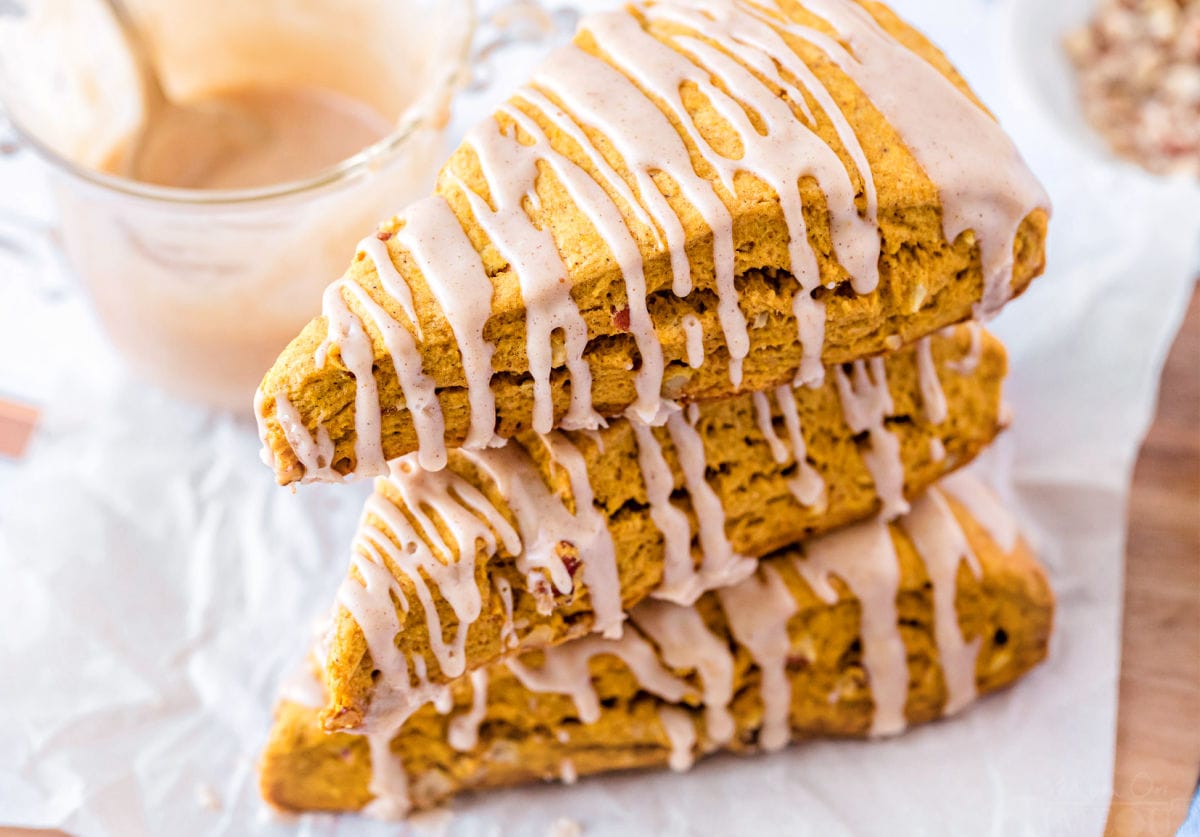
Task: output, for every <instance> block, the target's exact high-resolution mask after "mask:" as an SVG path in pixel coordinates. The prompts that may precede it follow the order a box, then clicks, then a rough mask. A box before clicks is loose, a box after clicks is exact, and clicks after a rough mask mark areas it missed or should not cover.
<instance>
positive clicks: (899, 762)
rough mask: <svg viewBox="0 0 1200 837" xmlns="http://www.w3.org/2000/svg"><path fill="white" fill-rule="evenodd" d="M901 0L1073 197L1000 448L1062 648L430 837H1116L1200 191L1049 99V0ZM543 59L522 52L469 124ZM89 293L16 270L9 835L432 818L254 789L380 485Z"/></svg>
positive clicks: (500, 800)
mask: <svg viewBox="0 0 1200 837" xmlns="http://www.w3.org/2000/svg"><path fill="white" fill-rule="evenodd" d="M589 5H592V4H589ZM896 5H897V6H898V8H899V9H900V11H901V12H902V13H904V14H906V15H907V16H908V17H909V18H910V19H911V20H914V21H916V22H917V23H918V24H919V25H920V26H921V27H922V28H924V29H925V30H926V31H927V32H928V33H929V34H931V35H932V36H933V37H934V39H935V40H936V41H938V42H939V43H941V44H943V45H944V46H945V47H947V49H948V51H949V52H950V54H951V57H952V58H953V59H955V60H956V61H957V62H958V63H959V66H960V67H961V68H962V69H963V71H964V72H965V73H966V75H967V76H968V77H969V78H970V79H971V80H972V82H973V83H974V84H975V86H976V88H977V89H978V90H979V92H980V93H981V94H982V95H983V98H984V99H985V100H986V101H987V102H988V103H989V104H990V105H991V106H992V107H993V109H994V110H995V111H996V112H997V113H998V114H999V116H1000V117H1001V119H1002V120H1003V121H1004V123H1005V125H1006V126H1007V127H1008V129H1009V130H1010V131H1011V132H1012V133H1013V134H1014V135H1015V136H1016V137H1017V139H1018V142H1019V144H1020V145H1021V146H1022V148H1023V149H1024V151H1025V153H1026V155H1027V157H1028V159H1029V160H1030V162H1031V163H1032V165H1033V166H1034V168H1035V169H1036V170H1037V171H1038V172H1039V173H1040V174H1041V176H1042V177H1043V178H1044V180H1045V182H1046V183H1047V185H1048V187H1049V189H1050V191H1051V193H1052V195H1053V197H1054V200H1055V203H1056V217H1055V221H1054V223H1053V225H1052V234H1051V242H1050V256H1051V261H1050V268H1049V271H1048V274H1047V276H1046V277H1045V278H1043V279H1041V280H1039V281H1038V282H1037V283H1036V284H1035V285H1034V287H1033V289H1032V290H1031V291H1030V292H1029V293H1028V294H1027V295H1026V296H1025V297H1024V298H1022V299H1021V300H1019V301H1017V302H1016V303H1015V304H1014V305H1012V306H1011V308H1010V309H1008V310H1007V311H1006V312H1005V313H1004V314H1003V315H1002V317H1001V319H1000V320H999V321H998V322H997V323H996V328H997V330H998V331H999V332H1000V333H1001V334H1002V336H1003V337H1005V338H1006V339H1007V341H1008V344H1009V348H1010V350H1011V353H1012V361H1013V364H1012V366H1013V368H1012V379H1011V383H1010V385H1009V386H1008V390H1007V392H1008V397H1009V399H1010V401H1011V402H1012V405H1013V408H1014V411H1015V414H1016V422H1015V425H1014V427H1013V429H1012V430H1011V431H1010V432H1009V433H1008V434H1007V435H1006V436H1005V438H1004V439H1003V441H1002V442H1001V444H999V445H998V446H997V448H996V449H995V450H993V451H992V452H991V453H990V454H989V455H988V456H987V457H986V460H985V462H984V463H982V468H983V470H985V471H986V472H988V473H989V474H990V476H991V477H992V478H993V480H994V481H995V482H996V484H997V485H999V487H1000V488H1001V490H1002V491H1003V492H1004V493H1006V494H1008V495H1009V496H1010V497H1012V498H1013V499H1014V501H1015V502H1016V504H1017V508H1018V511H1019V512H1020V515H1021V518H1022V520H1023V521H1024V523H1025V524H1026V528H1027V530H1028V531H1029V533H1030V534H1031V536H1032V538H1033V539H1034V541H1035V543H1036V544H1037V546H1038V548H1039V549H1040V551H1041V554H1042V556H1043V558H1044V560H1045V562H1046V563H1047V564H1048V566H1049V567H1050V569H1051V572H1052V576H1053V582H1054V585H1055V588H1056V590H1057V592H1058V595H1059V601H1060V611H1059V620H1058V632H1057V635H1056V637H1055V639H1054V642H1053V646H1052V652H1051V656H1050V659H1049V661H1048V662H1047V663H1046V664H1045V665H1043V666H1042V667H1041V668H1039V669H1038V670H1037V671H1035V672H1034V673H1033V674H1032V675H1030V676H1029V678H1028V679H1027V680H1026V681H1025V682H1023V683H1021V684H1019V685H1018V686H1017V687H1016V688H1015V689H1013V690H1011V691H1009V692H1007V693H1004V694H1002V695H999V696H995V697H993V698H990V699H986V700H984V701H983V702H982V703H981V704H980V705H978V706H976V707H975V708H973V709H972V710H971V711H968V712H966V713H965V714H964V715H963V716H962V717H960V718H957V719H954V720H951V721H948V722H943V723H938V724H934V725H932V726H929V727H926V728H922V729H916V730H914V731H912V732H911V733H910V734H908V735H906V736H904V737H902V738H899V739H896V740H892V741H885V742H875V743H845V742H827V743H816V744H809V745H805V746H801V747H796V748H792V749H790V750H787V751H785V752H782V753H779V754H777V755H772V756H767V757H759V758H754V759H738V758H732V757H718V758H714V759H712V760H710V761H708V762H704V763H702V764H700V765H699V766H698V767H697V768H696V769H695V770H693V771H692V772H691V773H690V774H687V775H671V774H668V773H662V774H657V773H656V774H645V773H640V774H636V775H627V776H618V777H614V778H608V779H599V780H585V781H582V782H581V783H580V784H578V785H576V786H575V787H571V788H565V787H561V786H554V787H535V788H525V789H517V790H512V791H506V792H500V793H493V794H489V795H487V796H486V797H478V798H474V799H469V800H462V801H460V802H459V803H456V805H455V806H454V808H453V811H452V813H451V814H450V815H446V816H435V817H433V818H428V817H427V818H425V820H424V823H423V824H421V825H417V826H412V827H411V828H412V830H414V831H415V832H418V833H431V832H438V833H440V832H443V831H448V832H449V833H453V834H481V835H482V834H500V833H503V834H531V835H544V834H546V833H547V832H548V830H549V829H550V827H551V824H552V823H554V822H555V821H556V820H558V819H560V818H564V817H565V818H568V819H571V820H573V821H576V822H578V823H579V824H581V825H582V826H583V828H584V833H585V834H588V835H600V834H652V833H653V834H679V835H682V834H691V833H697V834H778V833H787V834H821V835H827V834H839V833H856V834H894V833H925V834H956V835H961V834H972V835H977V834H997V835H1000V834H1003V835H1014V834H1098V833H1099V832H1100V830H1101V829H1102V827H1103V823H1104V817H1105V813H1106V811H1107V806H1108V798H1109V792H1110V775H1111V769H1112V756H1113V729H1114V709H1115V700H1116V675H1117V671H1118V637H1119V629H1120V596H1121V577H1122V553H1123V541H1124V524H1123V520H1124V513H1125V503H1126V492H1127V487H1128V483H1129V474H1130V466H1131V463H1132V461H1133V457H1134V454H1135V453H1136V449H1137V445H1138V442H1139V440H1140V438H1141V435H1142V433H1143V432H1144V430H1145V427H1146V425H1147V422H1148V420H1149V417H1150V416H1151V415H1152V410H1153V406H1154V399H1155V391H1156V385H1157V384H1156V382H1157V377H1158V374H1159V370H1160V367H1161V363H1162V359H1163V356H1164V353H1165V350H1166V347H1167V346H1168V344H1169V341H1170V337H1171V335H1172V334H1173V333H1174V330H1175V328H1176V327H1177V325H1178V322H1179V319H1180V317H1181V314H1182V311H1183V307H1184V303H1185V300H1186V298H1187V295H1188V294H1189V292H1190V290H1191V287H1192V279H1193V277H1194V276H1195V274H1196V268H1197V259H1196V255H1197V246H1196V245H1197V241H1198V233H1200V201H1198V200H1197V190H1196V189H1195V187H1194V186H1192V185H1190V184H1174V185H1172V184H1164V183H1162V182H1159V181H1155V180H1153V179H1151V178H1149V177H1146V176H1143V175H1141V174H1140V173H1139V172H1137V171H1135V170H1133V169H1131V168H1129V167H1127V166H1124V165H1120V164H1115V163H1113V162H1112V161H1110V160H1107V159H1106V158H1105V157H1104V156H1103V154H1102V153H1097V152H1096V151H1095V150H1094V147H1093V148H1089V147H1085V144H1081V143H1080V142H1079V141H1078V140H1077V136H1078V135H1077V132H1076V130H1075V127H1073V126H1071V125H1069V124H1068V123H1067V118H1069V114H1064V112H1063V110H1062V108H1060V107H1055V106H1051V105H1048V104H1047V102H1049V101H1051V100H1050V99H1048V98H1047V96H1052V95H1057V94H1061V93H1062V90H1063V88H1062V85H1063V84H1066V79H1065V77H1064V76H1063V75H1062V73H1061V68H1055V67H1054V66H1052V59H1053V43H1054V42H1055V35H1054V33H1053V32H1052V31H1050V24H1051V23H1053V24H1054V25H1061V24H1062V21H1061V20H1058V21H1057V23H1055V22H1054V21H1049V22H1048V21H1046V20H1044V19H1043V18H1040V17H1039V18H1038V19H1037V20H1035V21H1033V22H1032V23H1031V22H1030V21H1029V19H1028V17H1027V15H1028V14H1036V10H1035V11H1034V12H1025V11H1023V9H1024V8H1026V7H1028V8H1033V7H1035V6H1036V7H1041V6H1043V5H1045V4H1041V3H1025V4H1020V5H1018V6H1013V5H1011V4H1008V5H1006V4H1001V5H996V4H991V3H986V2H979V1H977V2H959V3H954V4H946V3H940V2H935V0H908V2H900V3H897V4H896ZM1059 5H1061V6H1062V7H1063V8H1064V9H1071V8H1076V7H1077V6H1081V5H1082V3H1080V4H1075V3H1061V4H1059ZM1056 14H1058V13H1057V12H1056ZM1043 30H1045V31H1043ZM1048 45H1049V46H1048ZM534 52H535V50H532V49H523V50H518V51H516V52H510V53H507V54H505V56H504V58H503V60H502V61H499V62H497V63H496V64H495V65H494V66H493V77H494V78H493V80H494V82H495V84H493V85H492V86H491V87H490V88H489V89H488V90H487V91H485V92H484V93H482V94H475V95H472V96H468V97H466V98H464V99H463V100H462V101H461V102H460V108H459V112H458V116H457V118H456V121H455V123H454V125H455V128H454V131H452V133H456V132H460V131H461V130H462V128H463V126H465V125H466V124H469V122H470V121H471V120H472V119H473V118H475V117H476V116H478V115H479V114H480V113H483V112H485V111H486V108H487V106H488V105H489V104H490V103H491V102H494V101H496V100H497V99H498V98H500V95H501V94H502V92H503V88H504V87H505V86H506V85H507V83H508V82H509V81H512V80H517V79H519V77H520V76H522V75H523V74H524V72H525V70H526V69H527V68H528V67H529V64H530V61H531V60H532V59H533V58H534ZM1047 56H1049V57H1047ZM1031 63H1032V65H1033V66H1032V68H1031V67H1030V64H1031ZM1055 85H1058V87H1055ZM1066 101H1068V102H1069V101H1070V100H1069V96H1068V97H1067V99H1066ZM0 183H2V184H3V186H4V188H0V207H3V208H4V209H6V210H20V211H22V212H23V213H29V212H30V211H34V212H35V213H42V214H44V215H45V214H48V212H49V210H48V208H47V203H46V201H45V195H44V192H43V191H42V188H43V187H42V186H41V181H40V179H39V176H38V174H37V170H36V167H35V166H33V164H32V162H31V161H29V160H23V161H21V162H19V163H17V164H6V166H5V167H4V168H3V169H0ZM0 258H3V256H0ZM5 275H6V276H7V277H9V278H12V277H20V276H21V274H19V273H17V272H14V271H11V270H7V272H6V274H5ZM63 281H64V280H62V278H61V277H59V276H57V275H55V274H54V273H53V272H52V271H51V272H49V273H48V272H47V271H45V270H41V271H31V272H28V273H27V274H26V275H24V276H23V278H20V280H19V281H18V280H16V279H14V280H13V281H8V282H6V281H0V390H3V391H7V392H8V394H16V395H26V396H28V397H30V398H36V399H38V400H40V401H41V403H43V404H44V406H45V408H46V420H45V423H44V425H43V427H42V428H41V430H40V432H39V434H38V436H37V438H36V439H35V442H34V445H33V448H32V450H31V451H30V452H29V454H28V456H27V457H26V458H25V459H24V460H23V461H21V462H19V463H15V464H14V463H8V464H0V824H24V825H31V826H57V827H62V828H65V829H67V830H68V831H71V832H73V833H77V834H81V835H82V834H86V835H122V837H135V836H136V835H143V834H144V835H243V834H245V835H260V834H261V835H285V834H299V835H332V834H347V835H377V834H378V835H382V834H397V833H405V828H406V827H405V826H398V825H396V824H388V825H383V824H379V823H373V822H370V821H366V820H363V819H360V818H355V817H347V818H340V819H338V818H334V817H329V816H319V817H305V818H301V819H299V820H296V821H292V822H282V821H279V820H277V819H272V818H270V817H268V816H267V815H266V814H265V813H264V811H263V806H262V804H261V803H260V802H259V800H258V795H257V791H256V789H255V773H254V762H255V759H256V757H257V753H258V751H259V749H260V748H261V746H262V743H263V739H264V736H265V734H266V731H267V728H268V725H269V723H270V710H271V704H272V701H273V698H274V694H275V689H276V688H277V685H278V682H279V681H280V679H281V677H282V676H283V675H284V674H285V673H286V672H287V670H288V669H290V668H291V667H292V666H293V665H294V664H295V663H296V662H297V661H298V659H299V658H300V655H301V654H302V652H303V650H304V646H305V643H306V638H307V635H308V631H309V626H310V624H311V622H312V620H313V619H314V618H315V617H316V616H317V615H318V614H319V613H321V612H322V610H324V609H325V608H326V607H327V606H328V604H329V602H330V601H331V597H332V595H333V592H334V590H335V587H336V584H337V583H338V581H339V580H340V579H341V577H342V574H343V572H344V570H345V565H346V548H347V544H348V542H349V539H350V535H351V533H352V531H353V528H354V523H355V520H356V517H357V514H358V511H359V508H360V504H361V501H362V497H363V492H364V491H365V490H366V486H357V487H352V488H348V487H336V488H332V489H330V488H321V487H306V488H304V489H302V490H301V491H299V492H297V493H295V494H293V493H291V492H289V491H287V490H283V489H279V488H277V487H275V485H274V484H273V481H272V479H271V475H270V474H269V472H268V471H267V470H266V469H264V468H263V467H262V466H261V465H260V464H259V462H258V457H257V448H258V443H257V440H256V438H255V434H254V431H253V428H252V427H251V426H250V424H249V423H248V422H246V423H243V422H239V421H236V420H233V419H231V418H229V417H223V416H220V415H215V414H210V413H207V412H205V411H203V410H199V409H196V408H193V407H189V406H187V405H183V404H180V403H177V402H173V401H170V400H169V399H168V398H167V397H165V396H162V395H159V394H157V393H155V392H154V391H153V390H151V389H149V388H148V387H146V386H145V385H143V384H141V383H140V382H138V381H135V380H131V379H130V378H129V377H128V376H127V375H126V373H124V372H123V371H122V370H121V367H120V364H119V362H118V361H117V360H116V359H115V358H114V357H113V356H112V354H111V352H110V351H109V350H108V349H106V348H105V346H104V343H103V338H102V337H101V336H100V335H99V334H98V332H97V330H96V326H95V324H94V323H93V321H92V319H91V317H90V315H89V314H88V312H87V306H86V302H85V301H84V300H83V299H81V298H80V296H79V295H78V294H74V293H67V294H65V295H64V294H61V293H48V292H47V288H50V289H54V288H56V287H60V286H61V284H62V282H63Z"/></svg>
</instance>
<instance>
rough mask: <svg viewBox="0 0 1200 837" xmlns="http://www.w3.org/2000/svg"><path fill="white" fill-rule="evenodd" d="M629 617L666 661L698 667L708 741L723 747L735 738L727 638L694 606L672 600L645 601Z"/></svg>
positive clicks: (731, 665) (730, 657) (688, 668)
mask: <svg viewBox="0 0 1200 837" xmlns="http://www.w3.org/2000/svg"><path fill="white" fill-rule="evenodd" d="M629 618H630V619H632V620H633V622H634V624H636V625H637V626H638V628H639V629H641V630H642V632H643V633H645V634H646V636H648V637H649V638H650V639H651V640H652V641H653V642H654V644H655V645H657V646H658V652H659V654H660V655H661V656H662V659H663V662H665V663H666V664H667V665H669V666H671V667H672V668H675V669H683V670H695V672H696V674H697V675H698V676H699V678H700V684H701V688H702V699H703V702H704V734H705V739H706V741H707V743H709V744H711V745H714V746H719V745H722V744H725V743H727V742H728V741H730V740H731V739H732V738H733V733H734V720H733V715H732V714H731V713H730V711H729V704H730V702H731V701H732V700H733V654H732V653H730V651H729V645H728V644H727V643H726V641H725V639H724V638H723V637H718V636H717V635H716V634H714V633H713V632H712V631H710V630H709V629H708V626H707V625H705V624H704V619H703V618H702V617H701V616H700V613H699V612H698V611H697V610H696V609H695V608H694V607H681V606H679V605H676V604H671V603H670V602H654V601H646V602H642V603H641V604H640V605H638V606H637V607H636V608H634V609H633V612H632V613H630V614H629Z"/></svg>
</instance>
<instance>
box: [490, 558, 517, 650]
mask: <svg viewBox="0 0 1200 837" xmlns="http://www.w3.org/2000/svg"><path fill="white" fill-rule="evenodd" d="M495 585H496V593H497V594H499V596H500V605H501V606H502V607H503V608H504V622H503V623H501V625H500V645H501V646H502V647H504V648H515V647H516V645H517V629H516V626H515V625H513V593H512V585H511V584H509V583H508V579H507V578H505V577H504V576H500V575H498V576H496V580H495Z"/></svg>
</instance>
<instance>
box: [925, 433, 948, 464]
mask: <svg viewBox="0 0 1200 837" xmlns="http://www.w3.org/2000/svg"><path fill="white" fill-rule="evenodd" d="M929 458H930V459H931V460H932V461H934V462H945V461H946V445H945V443H944V442H942V440H941V439H940V438H938V437H937V436H931V437H930V438H929Z"/></svg>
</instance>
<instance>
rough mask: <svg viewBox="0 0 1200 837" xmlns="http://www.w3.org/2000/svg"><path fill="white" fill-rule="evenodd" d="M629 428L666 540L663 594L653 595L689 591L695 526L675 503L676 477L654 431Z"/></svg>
mask: <svg viewBox="0 0 1200 837" xmlns="http://www.w3.org/2000/svg"><path fill="white" fill-rule="evenodd" d="M629 426H630V428H631V429H632V430H633V435H634V437H635V438H636V439H637V451H638V468H639V470H641V472H642V479H643V480H644V481H645V484H646V498H647V499H648V500H649V502H650V519H651V520H652V521H653V522H654V525H655V526H656V527H657V528H658V531H659V532H660V533H662V538H663V576H662V583H661V584H660V588H661V592H655V593H652V594H651V595H653V596H656V597H666V596H668V595H671V592H672V591H675V592H677V591H682V590H686V589H687V587H688V585H689V582H690V580H691V579H692V577H693V576H694V575H695V573H696V565H695V561H694V560H693V558H692V525H691V523H690V522H689V521H688V516H687V514H685V513H684V511H683V510H682V509H680V508H679V507H678V506H676V505H675V504H674V503H672V502H671V492H672V491H673V490H674V488H675V478H674V475H673V474H672V473H671V467H670V466H669V465H668V464H667V460H666V457H664V456H663V451H662V446H661V445H660V444H659V442H658V439H657V438H656V437H655V435H654V431H653V430H652V429H651V428H650V427H647V426H646V425H644V424H642V423H641V422H638V421H630V422H629Z"/></svg>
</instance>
